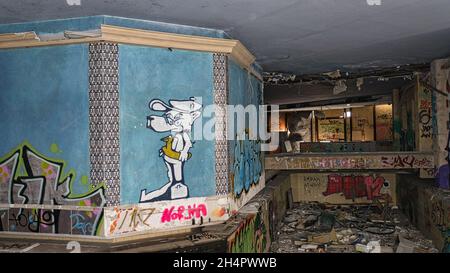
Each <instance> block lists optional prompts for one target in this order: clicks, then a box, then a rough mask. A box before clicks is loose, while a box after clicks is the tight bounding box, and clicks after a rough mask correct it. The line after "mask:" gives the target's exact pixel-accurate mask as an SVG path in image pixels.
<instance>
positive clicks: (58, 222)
mask: <svg viewBox="0 0 450 273" xmlns="http://www.w3.org/2000/svg"><path fill="white" fill-rule="evenodd" d="M65 166H66V164H65V162H64V161H61V160H56V159H51V158H49V157H46V156H44V155H42V154H40V153H39V152H37V151H36V150H35V149H34V148H33V147H32V146H31V145H30V144H28V143H27V142H24V143H22V144H21V145H19V147H17V148H16V149H14V150H13V151H12V152H10V153H9V154H8V155H6V156H5V157H4V158H3V159H2V160H1V161H0V204H2V205H3V206H4V208H3V209H0V216H1V220H2V221H1V225H0V231H16V232H40V233H64V234H83V235H95V234H96V233H97V231H98V228H99V226H100V222H101V220H102V215H103V208H102V207H103V206H104V205H105V197H104V185H103V184H101V185H99V186H97V187H95V188H94V187H92V188H90V189H89V190H88V191H87V192H85V193H84V194H79V195H76V194H73V191H72V186H73V183H74V181H75V172H74V171H73V170H70V171H69V172H68V173H66V174H65V173H64V167H65ZM9 205H19V207H9ZM20 205H29V208H28V207H27V208H23V207H20ZM33 205H44V206H47V207H49V208H42V206H40V207H39V206H36V207H35V208H33ZM59 205H61V206H77V207H85V209H83V210H65V209H53V207H54V206H59Z"/></svg>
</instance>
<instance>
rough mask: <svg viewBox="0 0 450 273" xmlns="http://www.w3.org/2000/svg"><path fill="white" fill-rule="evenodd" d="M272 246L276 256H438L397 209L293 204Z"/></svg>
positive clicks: (377, 206)
mask: <svg viewBox="0 0 450 273" xmlns="http://www.w3.org/2000/svg"><path fill="white" fill-rule="evenodd" d="M277 237H278V238H277V239H276V240H274V242H273V243H272V245H271V250H272V252H276V253H305V252H314V253H354V252H363V253H419V252H420V253H422V252H425V253H435V252H439V251H438V250H437V249H436V248H435V247H434V246H433V243H432V242H431V240H427V239H426V238H425V237H424V236H423V235H422V233H421V232H420V231H419V230H417V229H416V228H415V227H414V226H413V225H411V224H410V223H409V221H408V219H407V218H406V217H405V216H404V215H403V214H402V213H401V212H400V211H399V210H398V208H397V207H395V206H394V207H392V206H388V205H385V206H383V205H380V204H379V203H378V204H376V205H375V204H370V205H325V204H320V203H313V202H308V203H294V205H293V208H292V209H290V210H288V211H287V212H286V215H285V217H284V219H283V221H282V223H281V227H280V229H279V230H278V232H277Z"/></svg>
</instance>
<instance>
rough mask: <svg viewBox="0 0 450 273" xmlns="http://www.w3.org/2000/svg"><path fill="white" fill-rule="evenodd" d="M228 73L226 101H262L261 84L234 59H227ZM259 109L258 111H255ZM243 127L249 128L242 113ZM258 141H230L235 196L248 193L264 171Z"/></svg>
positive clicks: (232, 103) (237, 102)
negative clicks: (244, 122)
mask: <svg viewBox="0 0 450 273" xmlns="http://www.w3.org/2000/svg"><path fill="white" fill-rule="evenodd" d="M228 72H229V99H228V100H229V104H231V105H234V106H236V105H243V106H244V107H245V106H247V105H249V104H254V105H256V106H257V107H258V106H259V105H261V104H262V83H261V82H260V81H259V80H258V79H257V78H256V77H254V76H253V75H251V74H249V73H248V72H247V71H246V70H244V69H242V68H241V67H240V66H239V65H238V64H236V63H235V62H234V61H232V60H229V62H228ZM258 112H259V111H258ZM234 120H235V122H234V126H235V130H234V131H235V133H236V134H241V133H242V132H238V130H237V126H236V118H235V119H234ZM245 127H246V128H249V122H248V117H247V116H246V125H245ZM260 147H261V145H260V143H259V142H257V141H255V140H248V139H247V140H245V141H238V140H232V141H230V158H231V160H232V162H233V164H231V165H230V168H231V173H232V174H233V176H234V177H232V182H231V183H233V192H234V195H235V197H239V196H240V195H241V194H242V193H243V192H248V191H249V190H250V189H251V187H252V186H253V185H255V184H257V183H258V182H259V178H260V175H261V173H262V172H263V171H264V168H263V160H262V153H261V152H260Z"/></svg>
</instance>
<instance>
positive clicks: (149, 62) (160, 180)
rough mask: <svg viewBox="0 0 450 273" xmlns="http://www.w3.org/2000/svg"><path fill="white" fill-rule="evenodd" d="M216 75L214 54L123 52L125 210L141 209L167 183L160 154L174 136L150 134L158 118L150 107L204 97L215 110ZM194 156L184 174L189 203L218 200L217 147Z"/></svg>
mask: <svg viewBox="0 0 450 273" xmlns="http://www.w3.org/2000/svg"><path fill="white" fill-rule="evenodd" d="M212 72H213V67H212V54H210V53H203V52H193V51H183V50H173V51H169V50H167V49H161V48H150V47H140V46H129V45H120V46H119V75H120V76H119V77H120V78H119V86H120V87H119V88H120V161H121V169H120V179H121V203H122V204H130V203H137V202H139V198H140V193H141V190H142V189H147V191H152V190H156V189H158V188H160V187H161V186H163V185H164V184H166V183H167V182H168V178H167V169H166V166H165V164H164V161H163V158H162V157H160V156H159V150H160V149H161V147H162V146H163V145H164V143H163V141H161V139H162V138H163V137H165V136H167V135H169V134H168V133H157V132H154V131H153V130H151V129H148V128H146V122H147V120H146V118H147V116H148V115H150V114H155V115H157V114H159V113H158V112H154V111H151V110H150V109H149V107H148V104H149V102H150V101H151V100H152V99H160V100H162V101H164V102H166V103H167V102H168V100H169V99H178V100H186V99H189V97H202V103H203V105H204V106H205V105H208V104H211V103H213V75H212ZM198 121H199V120H197V122H198ZM204 122H206V121H204ZM190 152H191V153H192V158H191V159H189V160H188V161H187V162H186V164H185V168H184V169H185V183H186V185H187V186H188V187H189V193H190V197H198V196H211V195H215V170H214V164H215V163H214V142H213V141H207V140H197V141H196V142H195V143H194V146H193V148H191V150H190Z"/></svg>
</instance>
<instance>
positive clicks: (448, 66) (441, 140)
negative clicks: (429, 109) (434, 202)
mask: <svg viewBox="0 0 450 273" xmlns="http://www.w3.org/2000/svg"><path fill="white" fill-rule="evenodd" d="M431 85H432V86H434V87H435V88H436V89H438V90H440V91H442V92H445V93H449V92H450V59H440V60H435V61H433V62H432V63H431ZM448 100H449V98H448V96H447V97H445V96H443V95H442V94H439V93H437V92H433V125H434V127H433V152H434V156H435V158H434V160H435V166H436V171H437V172H436V182H437V183H439V185H441V186H442V187H444V188H445V187H447V188H448V184H449V165H448V147H449V146H448V141H449V130H448V122H449V109H448Z"/></svg>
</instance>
